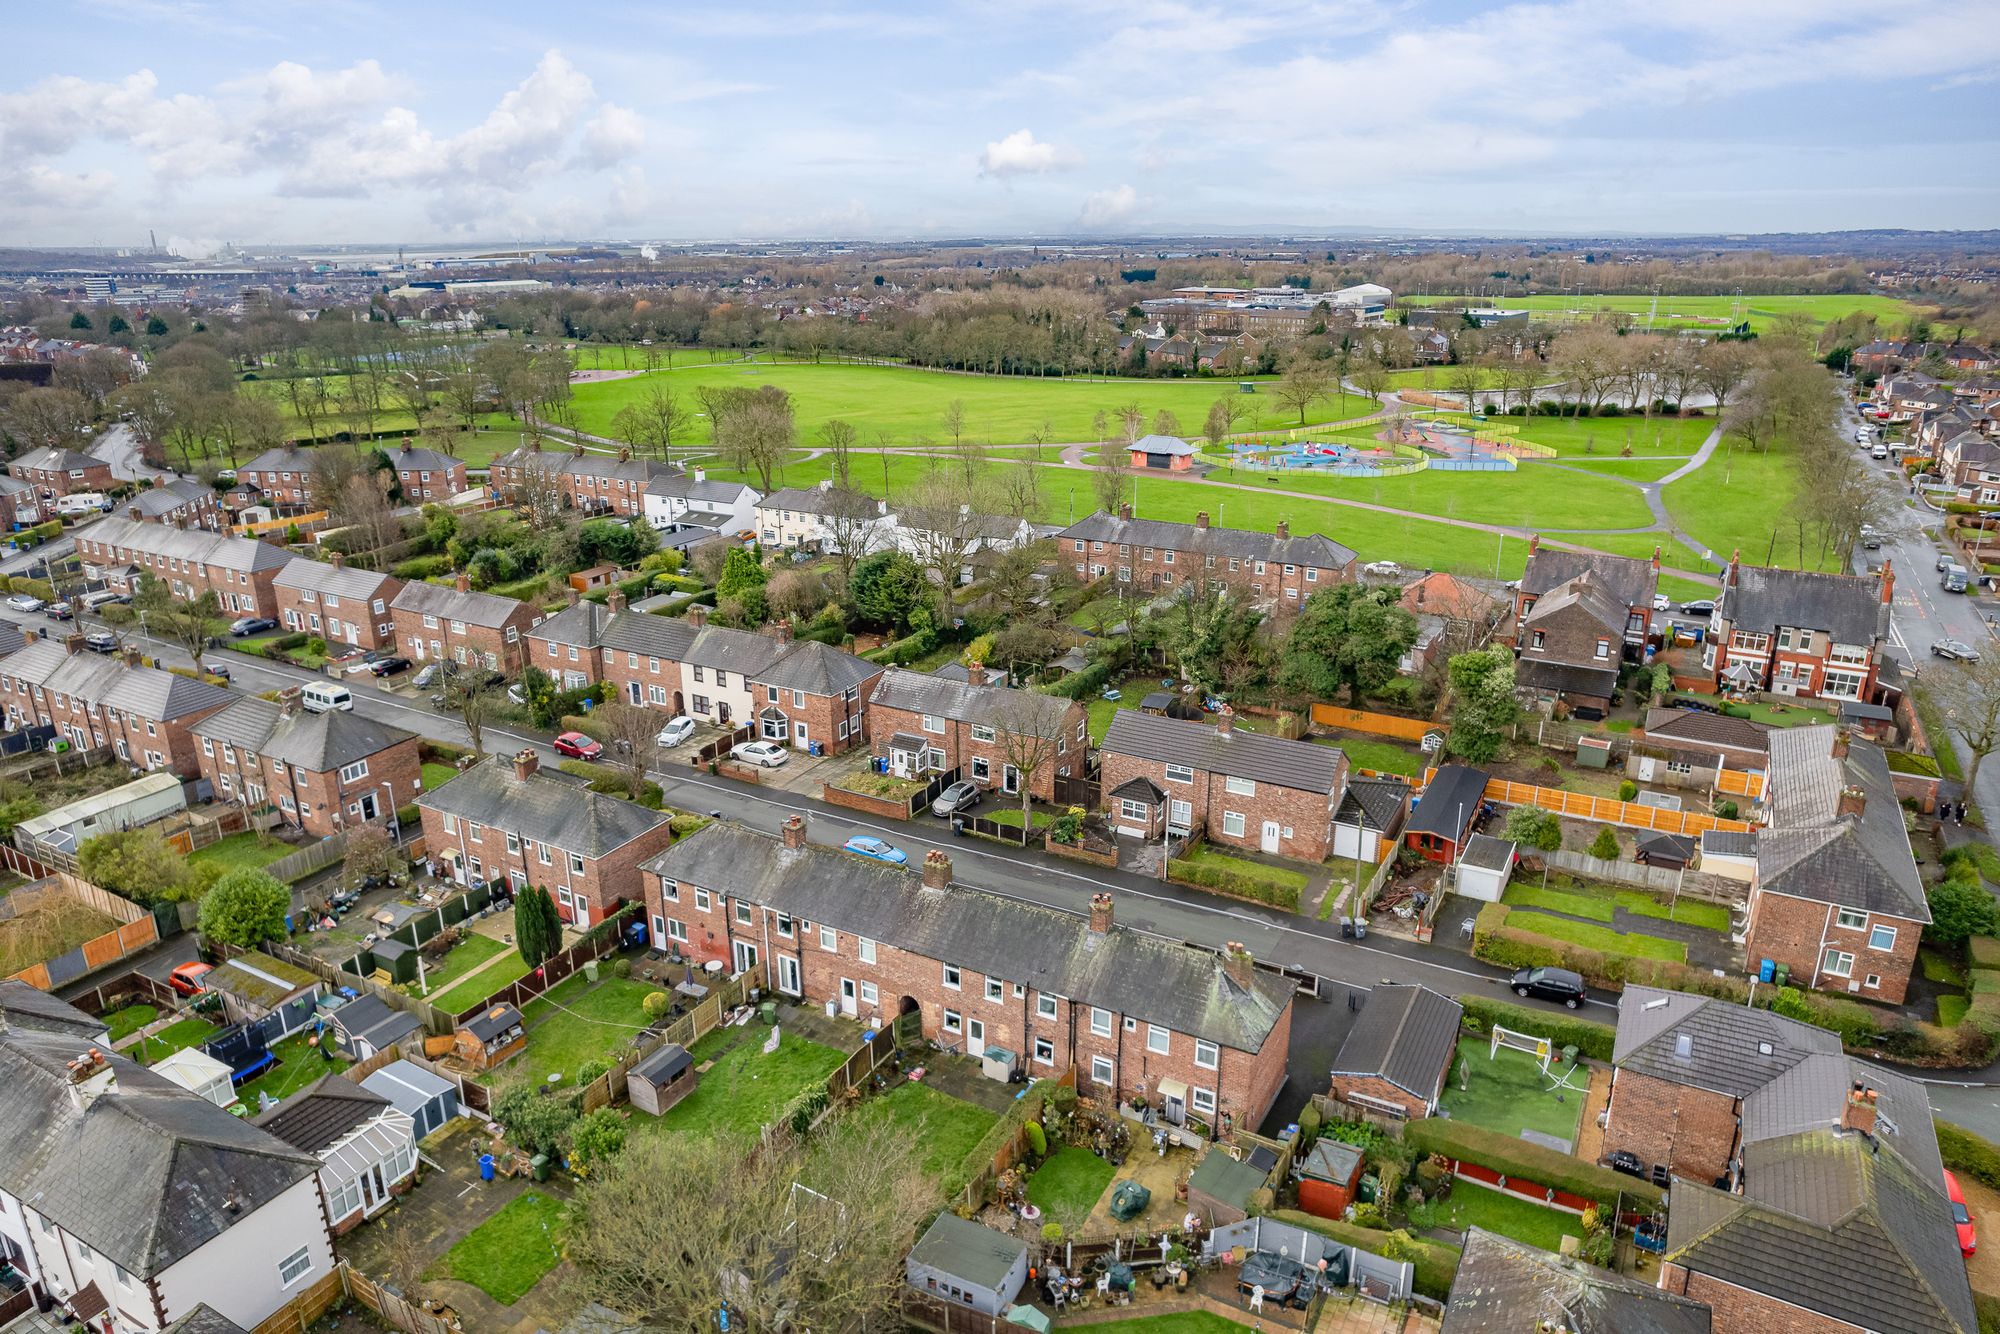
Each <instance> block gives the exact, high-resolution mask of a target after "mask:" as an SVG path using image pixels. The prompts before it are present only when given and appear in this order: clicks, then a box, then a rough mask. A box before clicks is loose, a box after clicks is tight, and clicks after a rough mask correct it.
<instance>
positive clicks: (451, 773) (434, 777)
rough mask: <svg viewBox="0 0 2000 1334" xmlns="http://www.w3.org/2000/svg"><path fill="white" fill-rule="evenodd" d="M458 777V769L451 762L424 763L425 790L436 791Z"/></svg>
mask: <svg viewBox="0 0 2000 1334" xmlns="http://www.w3.org/2000/svg"><path fill="white" fill-rule="evenodd" d="M456 777H458V770H457V769H455V768H453V767H452V766H451V765H449V764H438V763H435V762H432V763H427V764H425V765H424V791H426V792H435V791H437V790H438V789H439V788H441V787H443V786H444V785H445V784H446V783H449V782H450V781H451V780H452V779H454V778H456Z"/></svg>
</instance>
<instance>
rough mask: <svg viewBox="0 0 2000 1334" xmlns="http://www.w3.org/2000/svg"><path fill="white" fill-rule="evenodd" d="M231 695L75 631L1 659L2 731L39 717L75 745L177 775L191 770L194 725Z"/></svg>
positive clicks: (188, 775)
mask: <svg viewBox="0 0 2000 1334" xmlns="http://www.w3.org/2000/svg"><path fill="white" fill-rule="evenodd" d="M29 633H33V632H32V631H30V632H29ZM237 698H238V696H237V695H236V693H235V692H234V691H231V690H228V689H225V688H224V687H222V686H219V685H214V684H212V683H210V682H208V681H202V680H197V679H196V678H194V677H191V676H178V675H175V674H174V673H173V672H166V671H161V670H160V669H159V668H157V667H144V666H141V665H140V664H139V654H138V652H137V650H128V651H127V652H126V653H125V654H124V655H122V656H104V655H100V654H96V653H91V652H87V651H86V650H85V649H84V646H83V636H82V635H70V636H69V637H68V638H67V639H65V640H63V641H62V642H60V643H58V642H56V641H54V640H49V639H35V640H31V641H29V642H28V643H27V644H26V645H24V646H23V647H22V648H21V649H20V650H19V651H17V652H15V653H11V654H9V655H7V657H5V658H0V700H4V701H5V702H6V712H7V729H8V730H9V731H12V730H14V729H15V728H18V727H25V726H30V725H32V724H36V723H39V724H41V725H43V726H47V727H53V728H55V729H56V731H58V732H59V733H61V734H62V736H63V738H64V739H65V740H67V741H68V742H69V743H70V745H71V746H73V747H75V748H76V749H77V750H97V749H100V748H102V747H105V746H109V747H110V748H111V750H112V751H113V753H115V754H116V755H117V756H118V758H119V759H121V760H123V761H125V762H126V763H127V764H132V765H136V766H138V767H139V768H142V769H148V770H151V769H170V770H172V771H173V772H175V773H177V774H179V775H181V776H182V777H183V778H192V777H194V776H195V773H196V772H197V769H198V764H199V747H198V744H197V743H196V741H195V740H194V737H193V734H192V728H193V727H194V725H195V724H196V723H198V722H200V721H201V720H202V719H204V718H206V717H208V716H209V715H210V714H212V713H215V712H217V711H218V710H221V709H223V708H226V707H228V705H229V704H231V703H232V702H234V701H235V700H236V699H237Z"/></svg>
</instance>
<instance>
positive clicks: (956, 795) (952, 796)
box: [931, 782, 979, 818]
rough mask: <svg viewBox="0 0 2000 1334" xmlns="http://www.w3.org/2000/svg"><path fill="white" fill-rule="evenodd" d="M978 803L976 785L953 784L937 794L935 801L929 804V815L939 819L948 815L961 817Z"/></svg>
mask: <svg viewBox="0 0 2000 1334" xmlns="http://www.w3.org/2000/svg"><path fill="white" fill-rule="evenodd" d="M978 802H979V785H978V784H977V783H963V782H961V783H953V784H952V785H951V786H950V787H948V788H946V789H945V790H944V791H942V792H940V793H938V794H937V800H936V801H933V802H932V803H931V814H932V815H935V816H939V817H940V818H942V817H944V816H949V815H962V814H964V813H965V812H966V811H969V810H971V809H972V808H973V806H975V805H977V804H978Z"/></svg>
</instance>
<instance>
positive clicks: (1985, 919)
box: [1924, 864, 2000, 945]
mask: <svg viewBox="0 0 2000 1334" xmlns="http://www.w3.org/2000/svg"><path fill="white" fill-rule="evenodd" d="M1962 865H1964V866H1965V867H1966V869H1968V870H1969V869H1970V866H1969V864H1962ZM1924 898H1925V899H1926V900H1927V901H1928V902H1929V904H1930V909H1931V922H1930V925H1929V926H1926V927H1925V928H1924V939H1925V940H1928V941H1932V942H1934V943H1936V944H1940V945H1951V944H1955V943H1956V942H1958V941H1961V940H1965V939H1968V938H1970V937H1973V936H1991V935H1992V934H1993V933H1994V932H1995V931H2000V904H1995V903H1994V901H1993V896H1992V895H1991V894H1989V893H1987V891H1986V887H1985V886H1984V885H1982V884H1980V883H1979V877H1978V875H1977V873H1976V872H1975V873H1974V874H1973V875H1972V876H1971V877H1970V878H1961V875H1960V873H1959V870H1958V869H1957V868H1954V870H1953V872H1952V876H1951V878H1950V879H1948V880H1942V881H1939V882H1938V883H1937V884H1935V885H1932V886H1931V887H1930V889H1929V890H1928V891H1927V892H1926V893H1925V895H1924Z"/></svg>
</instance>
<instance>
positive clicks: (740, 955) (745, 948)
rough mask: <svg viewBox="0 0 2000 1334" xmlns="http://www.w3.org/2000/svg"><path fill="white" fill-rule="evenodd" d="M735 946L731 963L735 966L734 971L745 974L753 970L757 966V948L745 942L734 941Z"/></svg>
mask: <svg viewBox="0 0 2000 1334" xmlns="http://www.w3.org/2000/svg"><path fill="white" fill-rule="evenodd" d="M735 946H736V948H735V950H734V951H733V954H734V959H733V962H734V963H735V965H736V969H735V971H736V972H739V973H747V972H749V971H750V970H751V969H753V968H755V967H756V966H757V947H756V946H755V945H753V944H751V943H750V942H749V941H747V940H739V941H736V942H735Z"/></svg>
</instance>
